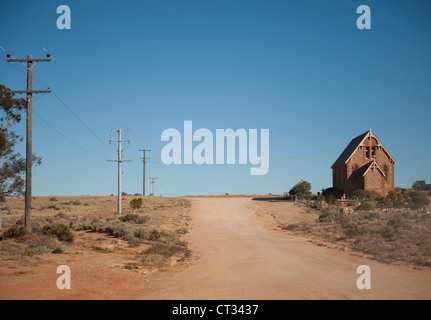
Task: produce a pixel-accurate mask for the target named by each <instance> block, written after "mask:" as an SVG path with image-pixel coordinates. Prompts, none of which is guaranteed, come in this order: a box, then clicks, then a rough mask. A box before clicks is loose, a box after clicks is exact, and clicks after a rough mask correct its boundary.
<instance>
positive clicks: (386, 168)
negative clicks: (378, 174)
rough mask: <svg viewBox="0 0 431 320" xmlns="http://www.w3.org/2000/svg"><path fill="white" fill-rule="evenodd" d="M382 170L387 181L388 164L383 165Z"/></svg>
mask: <svg viewBox="0 0 431 320" xmlns="http://www.w3.org/2000/svg"><path fill="white" fill-rule="evenodd" d="M383 172H384V173H385V180H386V181H388V174H389V170H388V166H386V165H385V166H384V167H383Z"/></svg>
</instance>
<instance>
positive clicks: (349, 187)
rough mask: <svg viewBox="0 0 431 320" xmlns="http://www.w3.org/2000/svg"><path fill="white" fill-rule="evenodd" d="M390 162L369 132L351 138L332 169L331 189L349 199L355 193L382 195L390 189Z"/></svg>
mask: <svg viewBox="0 0 431 320" xmlns="http://www.w3.org/2000/svg"><path fill="white" fill-rule="evenodd" d="M395 163H396V162H395V160H394V158H393V157H392V156H391V155H390V153H389V152H388V150H386V148H385V147H384V146H383V144H382V143H381V142H380V141H379V139H377V137H376V136H375V134H374V133H373V132H372V131H371V129H370V130H369V131H367V132H365V133H363V134H361V135H360V136H357V137H356V138H353V139H352V141H351V142H350V143H349V145H348V146H347V147H346V149H344V151H343V152H342V153H341V155H340V156H339V157H338V159H337V160H336V161H335V162H334V164H333V165H332V167H331V168H332V185H333V187H335V188H337V189H341V190H344V193H345V195H346V196H351V195H352V192H353V191H354V190H357V189H361V190H374V191H377V192H378V193H380V194H382V195H386V194H387V193H388V191H390V190H393V189H394V165H395Z"/></svg>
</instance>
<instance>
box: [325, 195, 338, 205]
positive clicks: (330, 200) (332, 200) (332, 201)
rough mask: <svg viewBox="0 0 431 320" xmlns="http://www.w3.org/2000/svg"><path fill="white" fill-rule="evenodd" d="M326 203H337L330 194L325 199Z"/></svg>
mask: <svg viewBox="0 0 431 320" xmlns="http://www.w3.org/2000/svg"><path fill="white" fill-rule="evenodd" d="M326 203H327V204H336V203H337V198H336V197H335V196H334V195H333V194H332V193H331V194H329V196H328V197H327V198H326Z"/></svg>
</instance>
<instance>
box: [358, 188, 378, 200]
mask: <svg viewBox="0 0 431 320" xmlns="http://www.w3.org/2000/svg"><path fill="white" fill-rule="evenodd" d="M379 197H380V194H379V193H378V192H376V191H374V190H355V191H353V192H352V198H353V199H356V200H364V199H369V200H377V199H378V198H379Z"/></svg>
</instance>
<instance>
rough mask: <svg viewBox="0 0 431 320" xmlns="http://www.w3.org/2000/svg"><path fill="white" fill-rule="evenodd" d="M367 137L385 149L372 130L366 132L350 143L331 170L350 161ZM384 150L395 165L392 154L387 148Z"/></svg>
mask: <svg viewBox="0 0 431 320" xmlns="http://www.w3.org/2000/svg"><path fill="white" fill-rule="evenodd" d="M367 137H373V138H375V139H376V140H377V141H378V142H379V144H380V145H382V147H383V144H382V143H381V142H380V141H379V139H377V137H376V135H375V134H374V133H373V132H372V131H371V129H370V130H368V131H367V132H364V133H363V134H361V135H360V136H357V137H356V138H353V139H352V141H350V143H349V145H348V146H347V147H346V149H344V151H343V152H342V153H341V155H340V156H339V157H338V159H337V160H336V161H335V162H334V164H333V165H332V166H331V168H334V167H336V166H338V165H340V164H344V163H346V162H347V161H348V160H349V159H350V157H351V156H352V154H353V152H355V150H356V149H357V148H358V147H359V146H360V145H361V143H362V142H363V141H364V139H365V138H367ZM383 149H384V150H385V152H386V153H387V155H388V156H389V157H390V158H391V159H392V161H393V162H394V163H395V159H394V158H393V157H392V156H391V154H390V153H389V152H388V150H386V148H385V147H383Z"/></svg>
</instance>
